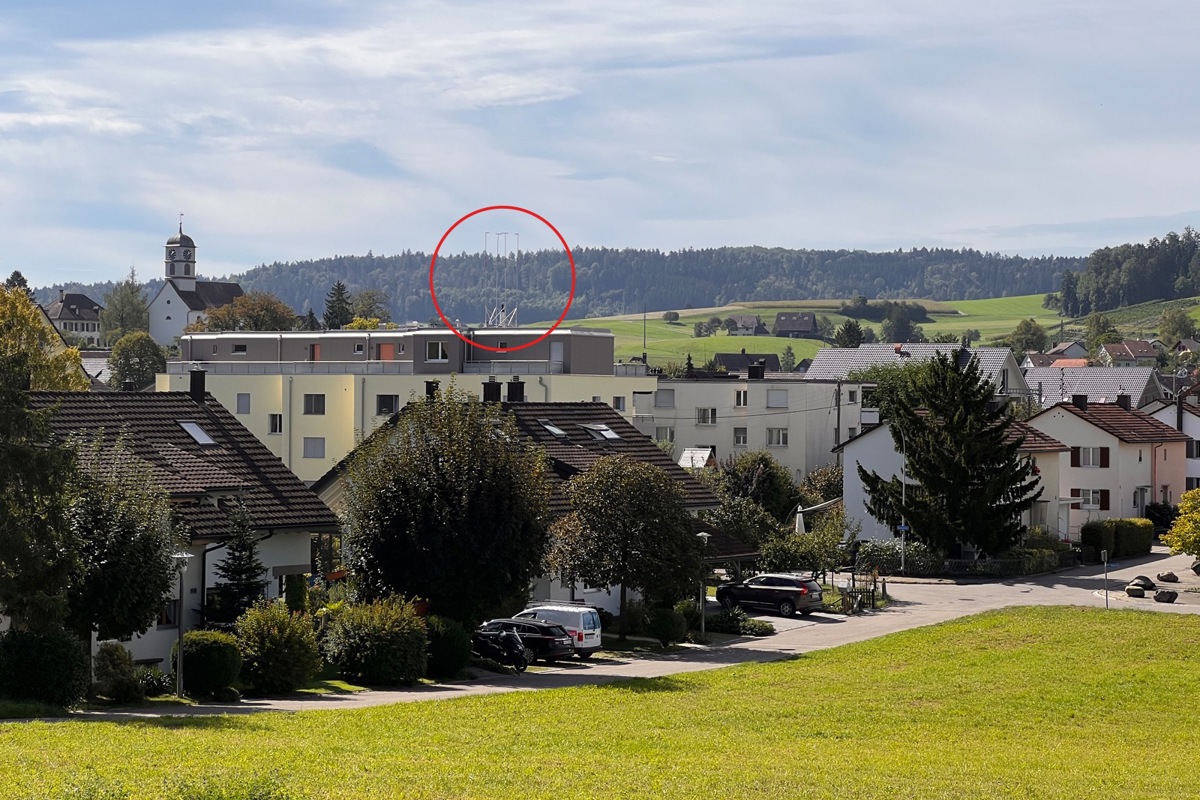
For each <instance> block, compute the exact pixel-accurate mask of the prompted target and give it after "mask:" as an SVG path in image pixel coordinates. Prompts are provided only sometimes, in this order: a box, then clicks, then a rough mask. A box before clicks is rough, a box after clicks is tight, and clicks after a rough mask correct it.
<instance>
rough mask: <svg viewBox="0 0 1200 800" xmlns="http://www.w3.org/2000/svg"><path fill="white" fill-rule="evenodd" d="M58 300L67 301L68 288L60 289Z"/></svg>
mask: <svg viewBox="0 0 1200 800" xmlns="http://www.w3.org/2000/svg"><path fill="white" fill-rule="evenodd" d="M58 302H60V303H65V302H67V290H66V289H59V290H58Z"/></svg>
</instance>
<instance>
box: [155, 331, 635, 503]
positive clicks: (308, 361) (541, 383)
mask: <svg viewBox="0 0 1200 800" xmlns="http://www.w3.org/2000/svg"><path fill="white" fill-rule="evenodd" d="M546 333H547V332H546V330H544V329H541V330H538V329H523V328H498V329H481V330H468V331H466V332H464V335H465V336H466V337H467V338H468V339H469V340H470V341H472V342H475V343H477V344H479V345H482V347H474V346H472V345H470V344H468V343H466V342H464V341H462V340H461V339H459V338H458V337H457V336H455V334H454V332H453V331H450V330H447V329H444V328H409V329H374V330H365V331H351V330H340V331H282V332H242V331H231V332H208V333H193V334H185V335H184V336H182V337H181V339H180V350H181V354H182V357H181V359H180V360H179V361H178V362H171V363H170V364H168V365H167V372H166V373H164V374H161V375H159V376H158V378H157V381H156V388H157V390H158V391H186V390H188V388H189V387H190V377H189V373H190V372H191V371H192V370H204V372H205V373H206V386H207V388H208V391H209V392H210V393H211V394H212V395H213V397H215V398H216V399H217V400H218V401H219V402H220V403H221V404H222V405H223V406H225V408H227V409H229V411H230V412H231V413H233V414H234V415H235V416H236V417H237V418H238V420H239V421H240V422H241V423H242V424H243V425H245V427H246V428H248V429H249V430H250V431H251V432H252V433H253V434H254V435H255V436H256V437H257V438H258V439H259V441H261V442H263V443H264V444H265V445H266V446H267V448H268V449H270V450H271V452H273V453H275V455H277V456H278V457H279V458H280V459H282V460H283V462H284V464H286V465H287V466H288V467H289V468H290V469H291V470H292V471H293V472H295V473H296V475H298V476H299V477H300V478H301V479H302V480H304V481H306V482H309V483H312V482H313V481H316V480H317V479H318V478H320V477H321V476H322V475H324V474H325V473H326V472H327V471H328V470H329V468H330V467H332V466H333V465H334V464H336V463H337V462H338V461H340V460H341V459H342V458H343V457H344V456H345V455H346V454H347V453H349V452H350V451H351V450H352V449H353V448H354V446H355V445H356V444H357V443H358V442H359V441H361V439H362V438H363V437H364V436H365V435H367V434H369V433H371V432H372V431H374V430H375V429H376V428H377V427H378V426H379V425H380V424H381V423H382V422H383V421H384V420H386V419H387V418H388V417H389V416H390V415H391V414H393V413H395V412H396V411H398V410H399V409H400V408H401V407H402V406H403V405H404V403H407V402H408V401H409V400H410V399H411V398H413V397H422V396H424V395H425V393H426V390H427V384H428V383H429V382H432V381H438V382H439V383H440V384H441V385H442V386H443V387H446V386H449V385H450V384H451V383H453V384H454V385H455V386H456V387H457V388H458V389H460V390H463V391H466V392H470V393H471V394H476V395H478V396H480V397H483V396H484V391H485V389H484V386H483V384H485V383H490V384H504V387H503V389H501V388H499V387H497V388H494V389H492V390H489V391H496V392H502V395H498V396H497V397H496V398H495V399H500V396H502V397H503V399H505V400H507V401H517V402H520V401H524V400H530V401H536V402H543V403H549V402H579V401H586V402H603V403H607V404H609V405H611V406H612V407H613V408H614V409H615V410H616V411H617V412H619V413H621V414H623V415H625V416H626V417H629V416H630V415H631V414H632V410H633V408H634V404H635V398H636V397H637V396H638V395H643V396H645V397H652V396H653V392H654V390H655V388H656V385H657V381H656V379H655V378H654V377H653V376H650V375H647V373H646V367H645V365H643V364H623V363H614V358H613V352H614V337H613V335H612V333H611V332H609V331H606V330H597V329H588V328H569V329H558V330H555V331H553V332H552V333H550V334H549V335H545V334H546ZM544 335H545V338H541V339H540V341H537V342H536V344H532V345H531V346H529V347H525V348H523V349H516V348H521V347H522V345H525V344H528V343H530V342H534V341H535V340H537V339H539V337H543V336H544ZM484 347H490V348H494V351H492V350H487V349H484Z"/></svg>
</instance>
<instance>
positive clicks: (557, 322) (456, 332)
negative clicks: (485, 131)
mask: <svg viewBox="0 0 1200 800" xmlns="http://www.w3.org/2000/svg"><path fill="white" fill-rule="evenodd" d="M485 211H520V212H521V213H522V214H528V215H529V216H531V217H533V218H534V219H536V220H538V221H539V222H541V223H542V224H543V225H545V226H546V227H547V228H549V229H550V230H552V231H554V235H555V236H557V237H558V241H560V242H562V246H563V250H566V251H567V260H568V261H569V262H570V263H571V292H570V294H568V295H567V305H566V308H564V309H563V311H562V313H561V314H559V315H558V319H557V320H555V322H554V324H553V325H551V326H550V330H548V331H546V332H545V333H543V334H542V335H541V336H539V337H537V338H536V339H534V340H533V341H531V342H526V343H525V344H522V345H518V346H517V347H505V348H499V347H492V346H491V345H486V344H480V343H479V342H474V341H471V340H470V339H468V338H467V337H466V336H463V335H462V333H461V332H459V330H458V328H456V327H454V326H453V325H451V324H450V320H448V319H446V315H445V314H444V313H442V307H441V305H439V304H438V300H437V290H436V289H434V288H433V270H434V267H436V266H437V258H438V253H439V252H441V249H442V245H443V244H445V243H446V239H447V238H448V237H449V236H450V234H452V233H454V229H455V228H457V227H458V226H459V225H461V224H463V223H464V222H466V221H467V220H469V219H470V218H471V217H473V216H475V215H476V214H482V213H483V212H485ZM429 296H430V297H431V298H433V307H434V308H435V309H437V313H438V317H440V318H441V320H442V322H444V323H445V325H446V327H447V328H449V329H450V330H451V331H453V332H454V335H455V336H457V337H458V338H459V339H461V340H462V341H464V342H466V343H467V344H469V345H471V346H472V347H478V348H480V349H483V350H491V351H492V352H493V353H510V352H513V351H515V350H524V349H525V348H526V347H533V346H534V345H535V344H537V343H538V342H540V341H542V340H543V339H545V338H546V337H547V336H549V335H550V334H552V333H554V330H555V329H556V328H557V327H558V326H559V325H561V324H562V321H563V320H564V319H566V318H567V312H568V311H570V310H571V302H572V301H573V300H574V299H575V256H573V255H571V247H570V245H568V244H567V240H566V239H564V238H563V235H562V234H561V233H559V232H558V228H556V227H554V226H553V225H551V224H550V221H549V220H547V219H546V218H545V217H543V216H542V215H541V214H537V213H535V212H533V211H530V210H529V209H528V208H521V207H520V206H484V207H483V208H477V209H475V210H474V211H472V212H471V213H470V214H466V215H464V216H462V217H460V218H459V219H458V221H457V222H455V223H454V224H453V225H451V226H450V229H449V230H447V231H446V232H445V233H443V234H442V238H441V239H440V240H439V241H438V243H437V247H436V248H435V249H434V251H433V258H432V259H431V260H430V262H429ZM514 330H516V329H514Z"/></svg>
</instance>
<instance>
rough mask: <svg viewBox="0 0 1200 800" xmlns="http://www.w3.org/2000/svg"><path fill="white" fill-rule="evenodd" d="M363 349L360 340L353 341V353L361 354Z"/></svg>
mask: <svg viewBox="0 0 1200 800" xmlns="http://www.w3.org/2000/svg"><path fill="white" fill-rule="evenodd" d="M364 349H365V346H364V345H363V343H362V342H355V343H354V355H356V356H361V355H362V354H363V351H364Z"/></svg>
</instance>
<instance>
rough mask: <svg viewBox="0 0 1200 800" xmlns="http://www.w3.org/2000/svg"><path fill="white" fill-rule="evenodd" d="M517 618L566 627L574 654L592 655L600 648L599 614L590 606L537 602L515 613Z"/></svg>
mask: <svg viewBox="0 0 1200 800" xmlns="http://www.w3.org/2000/svg"><path fill="white" fill-rule="evenodd" d="M516 617H517V618H518V619H540V620H545V621H546V622H556V623H558V624H559V625H562V626H563V627H564V628H566V629H567V633H569V634H570V635H571V641H572V642H573V643H574V645H575V655H577V656H579V657H580V658H581V659H588V658H591V657H592V653H594V652H596V651H597V650H599V649H600V633H601V631H600V615H599V614H597V613H596V609H594V608H592V607H591V606H583V605H578V606H577V605H569V604H555V603H538V604H536V605H531V606H529V607H528V608H526V609H525V610H524V611H519V612H517V614H516Z"/></svg>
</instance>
